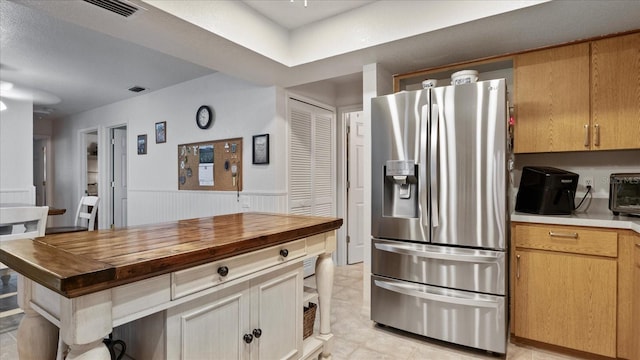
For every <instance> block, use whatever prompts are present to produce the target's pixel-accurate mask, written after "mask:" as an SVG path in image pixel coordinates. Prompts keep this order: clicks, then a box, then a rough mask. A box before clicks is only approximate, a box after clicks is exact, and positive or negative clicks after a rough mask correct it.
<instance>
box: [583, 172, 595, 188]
mask: <svg viewBox="0 0 640 360" xmlns="http://www.w3.org/2000/svg"><path fill="white" fill-rule="evenodd" d="M587 186H591V191H593V190H595V189H594V188H593V176H585V177H584V187H587Z"/></svg>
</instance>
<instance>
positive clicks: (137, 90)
mask: <svg viewBox="0 0 640 360" xmlns="http://www.w3.org/2000/svg"><path fill="white" fill-rule="evenodd" d="M145 90H147V89H145V88H143V87H142V86H137V85H136V86H132V87H130V88H129V91H133V92H136V93H139V92H141V91H145Z"/></svg>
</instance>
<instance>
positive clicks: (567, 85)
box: [514, 43, 589, 153]
mask: <svg viewBox="0 0 640 360" xmlns="http://www.w3.org/2000/svg"><path fill="white" fill-rule="evenodd" d="M514 66H515V70H514V74H515V94H514V102H515V121H516V123H515V128H514V130H515V144H514V151H515V152H516V153H531V152H552V151H577V150H585V132H586V131H588V128H587V129H585V125H586V126H587V127H588V125H589V44H588V43H582V44H577V45H570V46H563V47H558V48H553V49H548V50H540V51H534V52H530V53H525V54H521V55H518V56H516V57H515V62H514Z"/></svg>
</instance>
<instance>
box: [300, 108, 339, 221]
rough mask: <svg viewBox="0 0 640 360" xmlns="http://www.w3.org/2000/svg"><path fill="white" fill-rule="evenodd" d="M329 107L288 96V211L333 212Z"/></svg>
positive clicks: (332, 130) (333, 144) (332, 142)
mask: <svg viewBox="0 0 640 360" xmlns="http://www.w3.org/2000/svg"><path fill="white" fill-rule="evenodd" d="M334 118H335V116H334V113H333V112H332V111H329V110H326V109H323V108H320V107H316V106H313V105H309V104H306V103H303V102H300V101H297V100H294V99H289V125H290V132H289V134H290V135H289V136H290V139H289V144H290V148H289V212H290V213H292V214H301V215H318V216H335V214H336V210H335V209H336V196H335V187H336V184H335V178H336V177H335V150H334V149H335V141H334V139H335V135H334V133H335V131H334V123H335V121H334Z"/></svg>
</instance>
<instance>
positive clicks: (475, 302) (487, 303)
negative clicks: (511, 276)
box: [374, 280, 500, 309]
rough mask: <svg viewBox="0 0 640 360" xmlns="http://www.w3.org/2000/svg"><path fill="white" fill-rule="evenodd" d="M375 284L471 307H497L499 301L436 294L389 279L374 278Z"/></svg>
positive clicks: (395, 290)
mask: <svg viewBox="0 0 640 360" xmlns="http://www.w3.org/2000/svg"><path fill="white" fill-rule="evenodd" d="M374 284H375V286H378V287H381V288H383V289H386V290H389V291H393V292H396V293H400V294H404V295H408V296H414V297H418V298H421V299H426V300H431V301H437V302H443V303H450V304H456V305H463V306H473V307H482V308H492V309H497V308H499V307H500V303H499V302H498V301H492V300H488V299H478V298H475V299H467V298H463V297H457V296H453V295H443V294H438V293H435V292H432V291H429V287H427V286H424V287H422V286H421V287H422V288H423V289H420V290H422V291H420V290H417V286H415V285H412V284H398V283H395V282H391V281H383V280H374Z"/></svg>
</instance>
